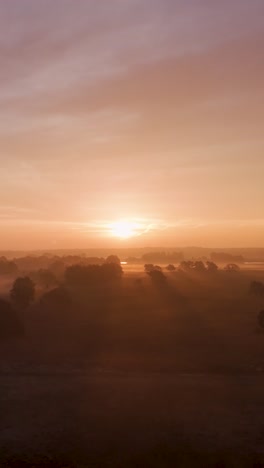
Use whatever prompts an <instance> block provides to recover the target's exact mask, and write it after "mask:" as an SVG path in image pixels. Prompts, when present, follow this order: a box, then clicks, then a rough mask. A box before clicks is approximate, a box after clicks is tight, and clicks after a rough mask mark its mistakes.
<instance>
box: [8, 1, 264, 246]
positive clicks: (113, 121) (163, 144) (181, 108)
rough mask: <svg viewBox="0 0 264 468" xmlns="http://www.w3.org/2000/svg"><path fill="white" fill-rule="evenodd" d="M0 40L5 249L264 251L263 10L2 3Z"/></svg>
mask: <svg viewBox="0 0 264 468" xmlns="http://www.w3.org/2000/svg"><path fill="white" fill-rule="evenodd" d="M0 31H1V35H0V249H1V250H3V249H16V250H19V249H39V248H43V249H52V248H54V249H56V248H67V247H69V248H74V247H76V248H85V247H87V248H88V247H101V246H103V247H106V246H115V247H117V246H119V245H120V246H124V245H125V246H126V247H127V246H136V245H137V246H139V245H142V246H165V247H166V246H184V245H197V246H204V247H207V246H209V247H210V246H212V247H213V246H215V247H216V246H219V247H248V246H255V247H256V246H257V247H264V203H263V202H264V183H263V175H264V157H263V155H264V131H263V130H264V87H263V82H264V60H263V50H264V2H263V0H221V2H220V1H218V0H100V1H98V0H12V1H6V0H0ZM120 220H121V222H124V223H125V222H128V223H130V227H131V226H132V227H133V229H132V231H133V233H134V234H135V235H133V236H132V237H130V238H126V239H120V238H118V236H117V235H115V233H116V230H115V228H113V226H114V227H115V226H116V225H115V223H116V222H120ZM113 233H114V235H113Z"/></svg>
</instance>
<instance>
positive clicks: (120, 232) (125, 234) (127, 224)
mask: <svg viewBox="0 0 264 468" xmlns="http://www.w3.org/2000/svg"><path fill="white" fill-rule="evenodd" d="M137 227H138V226H137V224H136V223H133V222H132V221H117V222H115V223H112V224H111V228H110V229H111V234H112V235H113V236H114V237H119V238H120V239H129V238H130V237H134V236H136V235H137Z"/></svg>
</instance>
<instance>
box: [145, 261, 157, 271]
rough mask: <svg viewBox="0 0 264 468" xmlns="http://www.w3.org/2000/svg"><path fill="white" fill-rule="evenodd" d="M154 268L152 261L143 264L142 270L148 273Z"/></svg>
mask: <svg viewBox="0 0 264 468" xmlns="http://www.w3.org/2000/svg"><path fill="white" fill-rule="evenodd" d="M154 269H155V267H154V265H153V263H146V264H145V265H144V270H145V272H146V273H148V272H149V271H152V270H154Z"/></svg>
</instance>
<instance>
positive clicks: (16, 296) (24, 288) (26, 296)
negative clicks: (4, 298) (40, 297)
mask: <svg viewBox="0 0 264 468" xmlns="http://www.w3.org/2000/svg"><path fill="white" fill-rule="evenodd" d="M10 297H11V299H12V301H13V302H14V304H16V305H17V306H18V307H22V308H26V307H28V306H29V304H30V303H31V302H33V301H34V298H35V285H34V283H33V281H32V280H31V279H30V278H29V277H28V276H26V277H24V278H17V279H16V280H15V282H14V284H13V287H12V289H11V291H10Z"/></svg>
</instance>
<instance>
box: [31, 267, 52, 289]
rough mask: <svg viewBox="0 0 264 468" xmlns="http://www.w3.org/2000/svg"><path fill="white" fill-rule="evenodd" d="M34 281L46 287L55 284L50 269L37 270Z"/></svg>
mask: <svg viewBox="0 0 264 468" xmlns="http://www.w3.org/2000/svg"><path fill="white" fill-rule="evenodd" d="M35 278H36V281H37V282H38V283H40V284H41V285H42V286H44V287H45V288H46V289H49V288H51V287H52V286H55V285H56V284H57V279H56V276H55V275H54V273H52V271H50V270H45V269H41V270H38V271H37V273H36V275H35Z"/></svg>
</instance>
